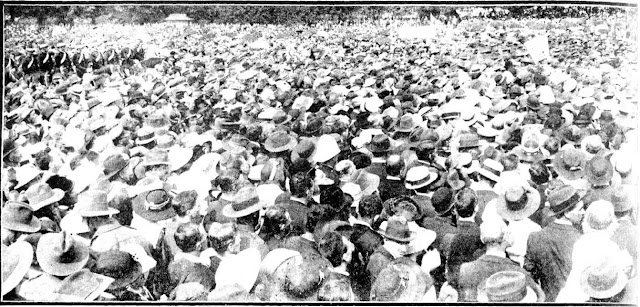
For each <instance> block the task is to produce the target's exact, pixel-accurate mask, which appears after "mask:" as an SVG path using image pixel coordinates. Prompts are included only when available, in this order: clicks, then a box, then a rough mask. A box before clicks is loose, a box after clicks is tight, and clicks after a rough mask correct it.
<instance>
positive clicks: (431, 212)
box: [411, 194, 438, 219]
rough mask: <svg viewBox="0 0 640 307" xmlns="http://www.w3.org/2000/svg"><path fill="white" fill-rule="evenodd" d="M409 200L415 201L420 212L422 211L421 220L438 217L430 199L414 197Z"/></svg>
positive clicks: (420, 196) (422, 196)
mask: <svg viewBox="0 0 640 307" xmlns="http://www.w3.org/2000/svg"><path fill="white" fill-rule="evenodd" d="M411 199H413V201H415V202H416V203H417V204H418V205H420V210H422V218H423V219H424V218H432V217H436V216H438V214H437V213H436V209H434V208H433V205H432V204H431V198H430V197H429V196H425V195H418V194H416V195H414V196H411Z"/></svg>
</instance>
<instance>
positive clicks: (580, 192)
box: [548, 190, 588, 216]
mask: <svg viewBox="0 0 640 307" xmlns="http://www.w3.org/2000/svg"><path fill="white" fill-rule="evenodd" d="M587 193H588V191H586V190H576V194H578V196H579V198H578V202H581V201H582V200H583V199H584V197H585V196H587ZM575 204H577V203H571V204H567V205H566V206H565V207H564V208H562V209H561V210H558V211H551V212H549V213H548V216H558V215H560V214H563V213H565V212H567V211H568V210H569V209H570V208H571V207H573V205H575Z"/></svg>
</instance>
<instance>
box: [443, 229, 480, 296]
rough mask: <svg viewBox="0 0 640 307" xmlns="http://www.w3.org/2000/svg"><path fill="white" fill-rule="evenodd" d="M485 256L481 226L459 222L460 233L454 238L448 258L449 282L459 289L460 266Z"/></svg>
mask: <svg viewBox="0 0 640 307" xmlns="http://www.w3.org/2000/svg"><path fill="white" fill-rule="evenodd" d="M483 254H484V244H483V243H482V241H480V226H478V225H477V224H476V223H473V222H468V221H458V233H457V234H456V235H454V236H453V239H452V240H451V246H450V249H449V256H448V257H447V280H448V281H449V284H450V285H451V286H453V287H454V288H457V283H458V272H459V271H460V265H462V264H463V263H465V262H471V261H474V260H476V259H478V257H480V256H481V255H483Z"/></svg>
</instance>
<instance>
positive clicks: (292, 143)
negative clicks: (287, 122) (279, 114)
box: [264, 130, 298, 152]
mask: <svg viewBox="0 0 640 307" xmlns="http://www.w3.org/2000/svg"><path fill="white" fill-rule="evenodd" d="M297 144H298V142H297V141H296V139H295V138H294V137H292V136H291V135H289V134H288V133H287V132H286V131H283V130H279V131H277V132H275V133H273V134H271V135H270V136H269V137H268V138H267V140H266V141H265V143H264V148H265V149H266V150H267V151H269V152H282V151H287V150H292V149H293V148H294V147H296V145H297Z"/></svg>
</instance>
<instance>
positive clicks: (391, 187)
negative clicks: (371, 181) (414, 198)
mask: <svg viewBox="0 0 640 307" xmlns="http://www.w3.org/2000/svg"><path fill="white" fill-rule="evenodd" d="M378 191H380V198H382V201H383V202H384V201H386V200H387V199H391V198H394V197H398V196H405V195H407V189H406V188H405V187H404V180H396V179H390V178H386V177H385V178H384V179H383V178H382V177H380V185H379V186H378Z"/></svg>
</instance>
